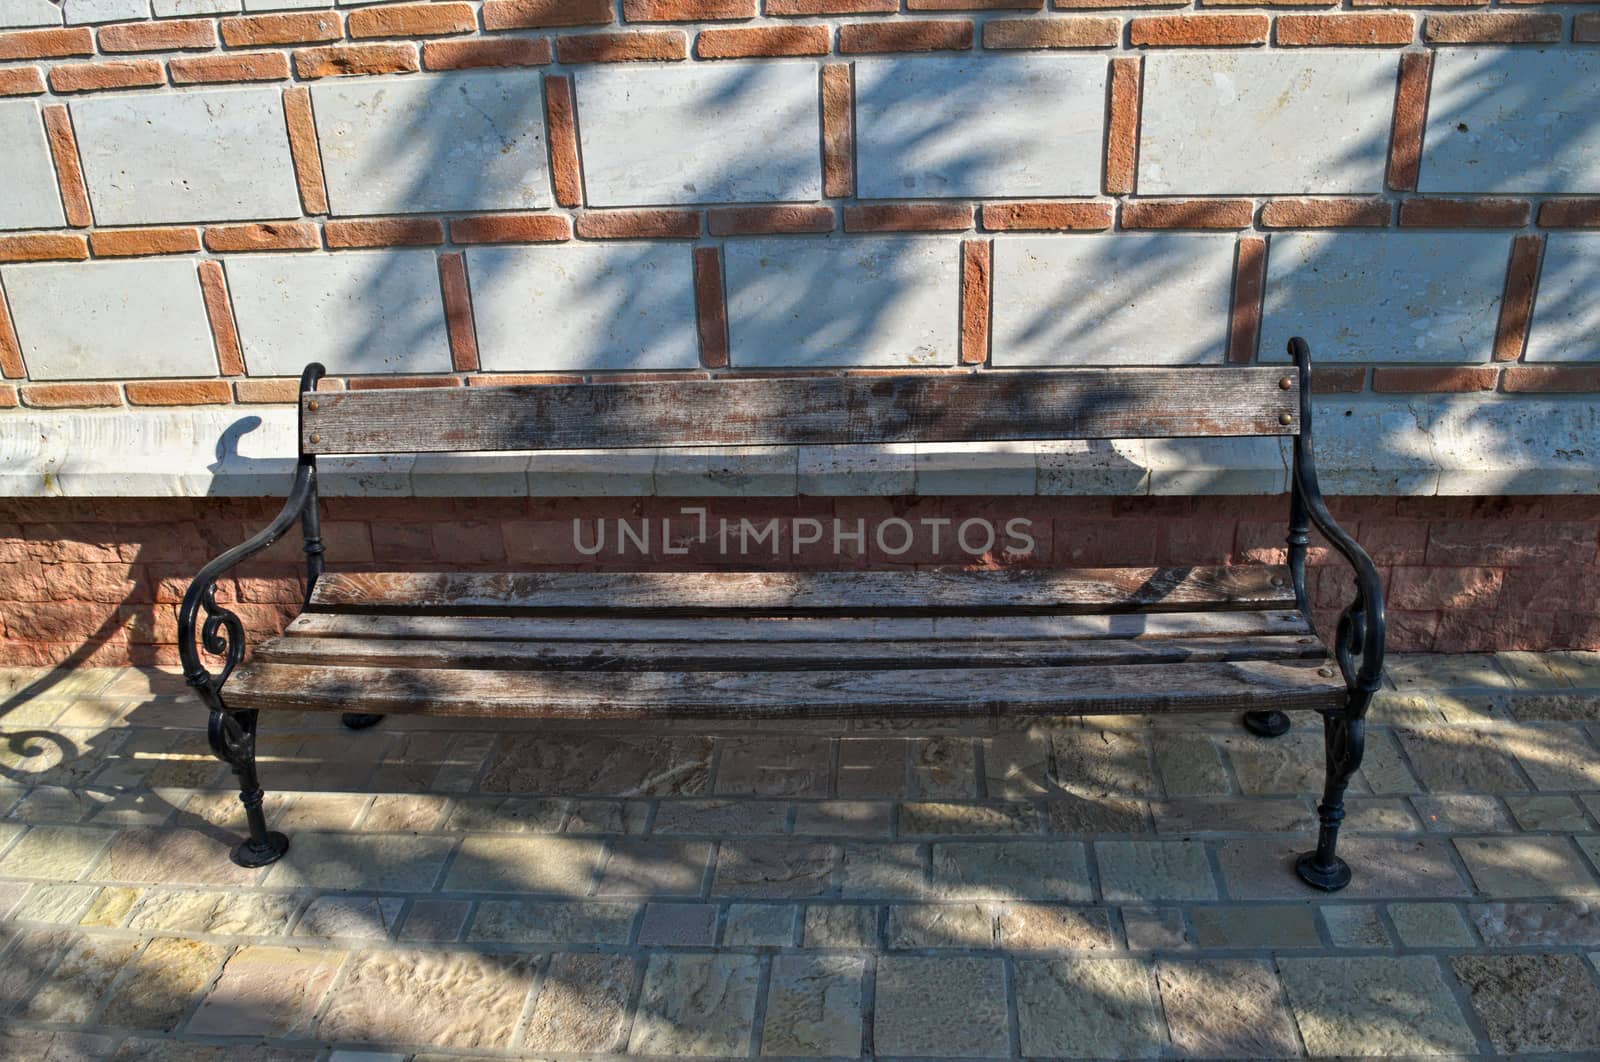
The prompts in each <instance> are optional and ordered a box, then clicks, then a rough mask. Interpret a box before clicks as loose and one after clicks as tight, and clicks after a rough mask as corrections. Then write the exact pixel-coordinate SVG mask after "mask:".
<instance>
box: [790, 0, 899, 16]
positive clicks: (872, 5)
mask: <svg viewBox="0 0 1600 1062" xmlns="http://www.w3.org/2000/svg"><path fill="white" fill-rule="evenodd" d="M899 10H900V4H899V3H898V0H767V4H766V11H767V15H768V16H769V17H778V18H782V17H792V16H804V15H887V14H891V13H893V12H895V11H899Z"/></svg>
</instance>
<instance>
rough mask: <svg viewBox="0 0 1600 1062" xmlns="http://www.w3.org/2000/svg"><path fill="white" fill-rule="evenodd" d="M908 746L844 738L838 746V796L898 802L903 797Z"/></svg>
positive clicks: (893, 741)
mask: <svg viewBox="0 0 1600 1062" xmlns="http://www.w3.org/2000/svg"><path fill="white" fill-rule="evenodd" d="M909 749H910V742H908V741H906V740H904V739H902V738H848V739H845V740H843V741H841V742H839V778H838V795H839V796H841V797H856V798H871V797H886V798H894V799H899V798H900V797H903V796H905V795H906V787H907V775H906V771H907V766H906V758H907V755H908V754H909Z"/></svg>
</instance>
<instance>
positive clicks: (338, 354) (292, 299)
mask: <svg viewBox="0 0 1600 1062" xmlns="http://www.w3.org/2000/svg"><path fill="white" fill-rule="evenodd" d="M274 92H276V90H274ZM279 121H280V122H281V121H282V119H279ZM298 212H299V207H298V206H296V207H295V213H297V214H298ZM227 270H228V293H229V295H230V297H231V298H232V300H233V312H234V318H235V320H236V322H237V324H238V327H239V341H240V343H241V345H242V346H243V348H244V360H245V365H246V366H247V367H248V368H249V370H250V372H251V373H252V374H253V375H256V376H292V375H294V374H296V373H298V372H299V371H300V370H301V369H303V368H304V367H305V362H306V360H307V359H308V358H314V359H315V360H317V361H320V362H322V363H323V364H325V365H326V366H327V367H328V371H329V372H333V373H380V372H412V373H427V372H442V371H448V370H449V368H450V347H449V343H448V340H447V337H446V334H445V323H444V302H443V298H442V296H441V295H440V294H439V268H438V265H437V263H436V262H435V259H434V254H433V252H432V251H418V250H406V251H343V252H340V253H339V254H333V255H305V254H254V255H240V256H236V257H233V258H230V259H228V263H227ZM279 784H282V783H281V782H280V783H279Z"/></svg>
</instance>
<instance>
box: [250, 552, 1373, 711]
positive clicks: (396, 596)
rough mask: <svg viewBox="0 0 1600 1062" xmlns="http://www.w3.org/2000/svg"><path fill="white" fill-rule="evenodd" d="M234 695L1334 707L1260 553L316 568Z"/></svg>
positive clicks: (740, 704) (313, 703) (490, 704)
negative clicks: (1146, 559) (1104, 563)
mask: <svg viewBox="0 0 1600 1062" xmlns="http://www.w3.org/2000/svg"><path fill="white" fill-rule="evenodd" d="M230 688H231V690H232V700H233V703H235V704H237V705H238V706H239V707H241V708H255V709H294V710H328V711H340V712H354V713H373V714H403V713H426V714H444V715H480V716H519V717H528V716H534V717H546V718H658V717H659V718H666V717H703V718H716V717H725V718H740V719H748V718H792V717H797V716H801V717H808V716H818V717H822V716H851V715H871V716H880V715H883V714H885V713H889V714H900V715H930V714H937V715H966V716H973V715H985V714H992V713H999V712H1006V711H1012V712H1037V713H1048V714H1095V713H1112V712H1157V711H1177V710H1193V711H1205V710H1224V709H1226V710H1238V709H1251V710H1270V709H1316V710H1331V709H1336V708H1337V707H1338V706H1339V704H1340V703H1341V700H1342V698H1343V696H1344V694H1345V685H1344V682H1343V680H1342V678H1340V677H1339V675H1338V672H1337V670H1336V669H1333V668H1331V667H1330V666H1329V661H1328V656H1327V651H1326V649H1325V648H1324V647H1323V645H1322V643H1321V642H1320V640H1319V639H1318V638H1317V637H1316V635H1315V633H1314V632H1313V631H1312V629H1311V627H1310V625H1309V624H1308V623H1307V622H1306V619H1305V617H1304V616H1303V614H1302V613H1301V612H1300V611H1299V610H1298V609H1297V608H1296V605H1295V597H1294V591H1293V589H1292V588H1291V580H1290V577H1289V573H1288V570H1287V569H1285V568H1278V567H1269V566H1238V567H1214V568H1103V569H1076V570H1072V569H1069V570H1053V571H1031V570H1006V571H961V570H931V571H906V572H810V573H807V572H800V573H793V572H786V573H774V572H695V573H659V572H656V573H651V572H626V573H578V572H570V573H569V572H561V573H532V574H530V573H426V572H424V573H416V572H379V573H355V574H330V575H324V576H323V577H322V578H321V579H320V580H319V581H318V583H317V585H316V588H315V590H314V591H313V593H312V596H311V599H310V601H309V602H308V604H307V607H306V610H305V612H304V613H303V614H302V615H301V616H299V617H298V618H297V619H295V620H294V622H292V623H291V624H290V625H289V627H288V629H287V630H286V631H285V633H284V634H283V635H281V636H280V637H278V638H274V639H272V640H270V641H268V642H266V643H264V644H263V645H261V646H260V647H259V648H258V649H257V650H256V652H255V655H254V657H253V660H252V662H251V663H250V664H248V665H246V666H244V667H242V668H240V669H239V671H238V673H237V674H236V675H235V676H234V679H233V683H232V685H231V687H230Z"/></svg>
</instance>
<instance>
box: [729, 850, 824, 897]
mask: <svg viewBox="0 0 1600 1062" xmlns="http://www.w3.org/2000/svg"><path fill="white" fill-rule="evenodd" d="M834 861H835V856H834V850H833V846H832V845H827V844H810V843H805V842H799V841H740V842H735V843H731V844H724V845H722V847H721V851H720V853H719V855H718V857H717V870H716V877H715V878H714V879H713V880H712V883H711V891H712V893H713V894H714V895H717V896H769V897H787V896H820V895H821V894H822V893H824V892H826V891H827V889H828V886H829V884H830V880H831V878H832V875H833V866H834Z"/></svg>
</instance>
